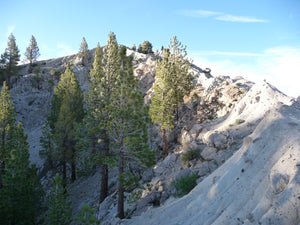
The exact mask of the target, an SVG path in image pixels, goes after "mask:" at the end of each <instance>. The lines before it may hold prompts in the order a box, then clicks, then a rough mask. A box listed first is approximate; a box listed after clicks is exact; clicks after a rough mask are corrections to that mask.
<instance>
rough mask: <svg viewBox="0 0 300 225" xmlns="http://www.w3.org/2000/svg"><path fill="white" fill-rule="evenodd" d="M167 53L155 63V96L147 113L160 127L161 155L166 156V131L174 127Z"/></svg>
mask: <svg viewBox="0 0 300 225" xmlns="http://www.w3.org/2000/svg"><path fill="white" fill-rule="evenodd" d="M169 54H170V53H169V51H168V50H167V49H164V50H163V56H162V59H161V60H158V61H157V62H156V77H155V79H156V81H155V83H154V87H153V89H154V92H155V95H154V96H153V97H152V98H151V105H150V110H149V113H150V115H151V120H152V122H154V123H158V124H159V125H160V128H161V131H162V139H163V153H164V155H165V156H167V154H168V146H167V141H168V140H167V130H169V129H172V128H173V127H174V109H175V105H174V99H173V97H174V95H175V94H174V90H173V89H172V88H171V85H172V84H171V82H172V81H171V65H170V63H169Z"/></svg>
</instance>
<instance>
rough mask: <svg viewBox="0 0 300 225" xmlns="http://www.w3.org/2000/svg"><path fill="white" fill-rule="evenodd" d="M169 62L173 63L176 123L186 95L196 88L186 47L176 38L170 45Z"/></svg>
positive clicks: (172, 74)
mask: <svg viewBox="0 0 300 225" xmlns="http://www.w3.org/2000/svg"><path fill="white" fill-rule="evenodd" d="M169 51H170V54H169V62H170V63H171V80H172V82H171V84H172V87H171V88H172V89H173V90H174V92H173V93H174V94H175V96H174V104H175V107H176V108H175V110H176V112H175V114H176V121H178V107H179V106H180V105H181V104H182V103H183V98H184V96H185V95H189V94H190V92H191V90H192V89H193V88H194V86H195V85H194V83H193V76H192V74H191V73H190V72H189V70H190V68H191V64H190V62H189V61H188V59H187V53H186V46H183V45H182V44H181V43H180V42H179V41H178V40H177V37H176V36H174V37H173V38H172V39H171V40H170V44H169Z"/></svg>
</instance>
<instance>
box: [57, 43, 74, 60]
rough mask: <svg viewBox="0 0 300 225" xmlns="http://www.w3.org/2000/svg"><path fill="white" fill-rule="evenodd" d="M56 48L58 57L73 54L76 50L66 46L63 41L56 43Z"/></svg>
mask: <svg viewBox="0 0 300 225" xmlns="http://www.w3.org/2000/svg"><path fill="white" fill-rule="evenodd" d="M57 48H58V57H62V56H66V55H73V54H75V53H76V52H77V51H76V50H74V49H73V48H72V47H70V46H68V45H67V44H65V43H58V44H57Z"/></svg>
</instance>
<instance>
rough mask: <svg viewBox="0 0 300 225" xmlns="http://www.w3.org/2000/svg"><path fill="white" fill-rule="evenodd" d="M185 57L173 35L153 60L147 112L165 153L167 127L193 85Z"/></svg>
mask: <svg viewBox="0 0 300 225" xmlns="http://www.w3.org/2000/svg"><path fill="white" fill-rule="evenodd" d="M186 56H187V53H186V47H183V45H182V44H181V43H180V42H179V41H178V40H177V37H176V36H175V37H173V40H170V45H169V49H163V57H162V60H160V61H157V63H156V82H155V84H154V87H153V89H154V92H155V96H154V97H153V98H152V99H151V105H150V115H151V119H152V121H153V122H154V123H158V124H159V125H160V127H161V130H162V138H163V152H164V154H165V156H166V155H167V154H168V147H167V135H166V133H167V130H170V129H172V128H174V123H175V119H176V121H178V107H179V106H180V105H181V104H182V103H183V97H184V96H185V95H189V93H190V92H191V90H192V89H193V87H194V83H193V77H192V75H191V74H190V73H189V69H190V63H189V61H188V60H187V58H186ZM175 116H176V117H175Z"/></svg>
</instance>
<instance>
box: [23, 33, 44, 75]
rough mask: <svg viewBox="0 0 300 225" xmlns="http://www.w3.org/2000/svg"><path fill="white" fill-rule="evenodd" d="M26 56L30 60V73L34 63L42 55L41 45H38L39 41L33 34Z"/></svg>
mask: <svg viewBox="0 0 300 225" xmlns="http://www.w3.org/2000/svg"><path fill="white" fill-rule="evenodd" d="M25 56H26V59H27V60H29V69H28V73H32V64H33V63H34V62H35V61H36V60H37V58H38V57H39V56H40V52H39V47H38V46H37V42H36V40H35V37H34V36H33V35H32V36H31V39H30V43H29V46H28V47H27V49H26V52H25Z"/></svg>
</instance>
